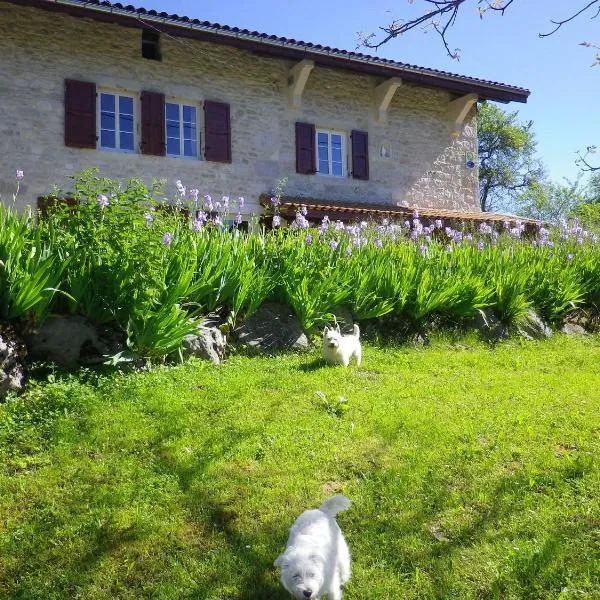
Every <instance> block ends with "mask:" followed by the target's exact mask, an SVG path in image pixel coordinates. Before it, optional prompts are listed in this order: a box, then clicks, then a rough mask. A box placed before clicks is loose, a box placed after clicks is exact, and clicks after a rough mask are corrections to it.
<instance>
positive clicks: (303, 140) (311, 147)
mask: <svg viewBox="0 0 600 600" xmlns="http://www.w3.org/2000/svg"><path fill="white" fill-rule="evenodd" d="M316 172H317V168H316V156H315V126H314V125H313V124H312V123H296V173H302V174H304V175H313V174H314V173H316Z"/></svg>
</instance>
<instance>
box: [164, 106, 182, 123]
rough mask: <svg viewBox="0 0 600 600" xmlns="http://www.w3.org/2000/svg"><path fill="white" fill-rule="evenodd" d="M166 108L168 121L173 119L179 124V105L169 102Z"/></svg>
mask: <svg viewBox="0 0 600 600" xmlns="http://www.w3.org/2000/svg"><path fill="white" fill-rule="evenodd" d="M165 106H166V111H167V119H172V120H173V121H177V122H179V104H172V103H170V102H167V104H166V105H165Z"/></svg>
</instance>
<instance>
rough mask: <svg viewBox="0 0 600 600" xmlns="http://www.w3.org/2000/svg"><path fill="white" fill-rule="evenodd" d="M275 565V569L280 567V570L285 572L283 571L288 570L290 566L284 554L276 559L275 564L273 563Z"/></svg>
mask: <svg viewBox="0 0 600 600" xmlns="http://www.w3.org/2000/svg"><path fill="white" fill-rule="evenodd" d="M273 565H274V566H275V567H279V568H280V569H282V570H283V569H286V568H287V566H288V564H287V562H286V561H285V556H284V555H283V554H281V555H280V556H278V557H277V558H276V559H275V562H274V563H273Z"/></svg>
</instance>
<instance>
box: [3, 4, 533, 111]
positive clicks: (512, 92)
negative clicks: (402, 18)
mask: <svg viewBox="0 0 600 600" xmlns="http://www.w3.org/2000/svg"><path fill="white" fill-rule="evenodd" d="M11 1H13V2H16V3H17V4H19V3H20V0H11ZM29 3H30V4H34V5H36V6H42V7H44V8H47V9H49V10H61V9H62V10H67V11H68V9H69V8H70V7H71V8H72V7H77V8H78V9H79V10H82V9H83V10H87V11H89V12H90V13H93V11H97V10H100V11H105V13H106V15H108V16H111V17H113V18H115V19H116V18H117V16H118V15H117V13H118V12H120V13H121V15H120V16H127V15H130V16H131V17H135V18H136V19H142V17H143V16H144V17H146V18H149V19H152V20H156V19H161V20H163V21H164V22H165V24H168V25H170V26H174V27H177V26H182V27H185V29H186V32H188V34H189V32H190V31H193V30H194V29H195V28H197V29H198V30H207V29H208V30H211V31H212V32H213V33H215V34H220V35H222V36H223V37H225V36H235V38H236V39H237V40H238V41H239V39H240V37H242V36H243V37H244V38H245V39H246V40H252V41H255V42H257V43H259V44H264V45H265V46H266V47H267V46H271V47H273V46H280V47H283V46H285V47H286V48H287V49H295V50H301V51H304V52H307V53H318V54H321V55H326V56H327V57H328V58H329V59H336V58H337V59H338V60H339V61H340V66H341V64H342V62H343V64H344V65H345V68H353V66H352V65H353V64H354V68H356V69H357V70H359V67H363V69H364V67H365V65H370V66H371V67H376V66H378V67H380V68H381V70H382V73H381V75H382V76H389V75H391V73H390V71H396V73H394V74H396V75H398V76H400V77H402V76H404V77H405V78H406V79H407V80H410V78H411V77H412V78H413V79H415V80H416V78H418V81H419V82H420V83H423V84H425V85H427V84H428V82H429V85H433V86H436V85H441V84H442V83H444V84H445V85H444V86H443V87H447V88H449V89H453V86H454V89H456V90H457V91H459V92H460V90H461V89H463V88H464V87H465V84H466V85H468V86H473V87H474V91H476V93H478V94H479V95H480V97H482V98H488V99H491V100H498V101H501V102H510V101H517V102H526V101H527V97H528V96H529V90H527V89H525V88H521V87H517V86H513V85H509V84H506V83H500V82H497V81H489V80H485V79H480V78H477V77H469V76H466V75H459V74H456V73H450V72H448V71H442V70H439V69H431V68H428V67H420V66H417V65H411V64H408V63H403V62H400V61H395V60H391V59H386V58H381V57H378V56H372V55H368V54H363V53H361V52H352V51H349V50H342V49H338V48H331V47H329V46H322V45H320V44H313V43H311V42H304V41H302V40H296V39H293V38H285V37H277V36H275V35H269V34H266V33H260V32H258V31H252V32H250V31H248V30H247V29H241V30H240V29H239V28H237V27H231V26H228V25H220V24H219V23H211V22H209V21H203V22H200V21H199V20H198V19H190V18H189V17H185V16H179V15H177V14H168V13H166V12H160V13H157V11H155V10H148V9H146V8H143V7H135V6H133V5H131V4H128V5H127V6H124V5H123V4H121V3H119V2H115V3H111V2H108V1H106V0H104V1H100V0H29ZM90 16H91V15H90ZM139 26H140V27H142V26H143V20H140V22H139ZM229 42H231V43H233V42H234V40H233V39H230V40H229ZM383 69H385V73H387V75H386V74H385V73H384V72H383ZM459 84H463V87H462V88H461V87H460V85H459Z"/></svg>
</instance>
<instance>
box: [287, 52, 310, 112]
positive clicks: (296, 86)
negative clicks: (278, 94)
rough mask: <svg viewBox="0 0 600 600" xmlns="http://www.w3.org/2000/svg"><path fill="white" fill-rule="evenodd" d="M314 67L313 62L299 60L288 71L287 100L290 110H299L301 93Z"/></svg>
mask: <svg viewBox="0 0 600 600" xmlns="http://www.w3.org/2000/svg"><path fill="white" fill-rule="evenodd" d="M314 67H315V63H314V61H312V60H301V61H300V62H298V63H296V64H295V65H294V66H293V67H292V68H291V69H290V70H289V72H288V100H289V105H290V106H291V107H292V108H300V107H301V106H302V93H303V92H304V87H305V86H306V82H307V81H308V76H309V75H310V72H311V71H312V70H313V69H314Z"/></svg>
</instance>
